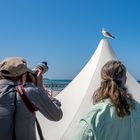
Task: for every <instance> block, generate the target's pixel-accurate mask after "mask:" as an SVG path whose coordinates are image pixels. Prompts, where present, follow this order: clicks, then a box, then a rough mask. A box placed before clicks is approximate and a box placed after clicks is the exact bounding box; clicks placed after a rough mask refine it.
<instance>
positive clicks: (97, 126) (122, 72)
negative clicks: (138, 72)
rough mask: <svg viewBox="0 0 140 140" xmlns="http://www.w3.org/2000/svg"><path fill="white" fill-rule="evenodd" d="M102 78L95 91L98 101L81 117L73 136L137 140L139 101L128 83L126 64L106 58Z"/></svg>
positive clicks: (78, 138) (91, 139) (93, 139)
mask: <svg viewBox="0 0 140 140" xmlns="http://www.w3.org/2000/svg"><path fill="white" fill-rule="evenodd" d="M101 79H102V80H101V84H100V87H99V88H98V89H97V90H96V91H95V92H94V95H93V102H94V104H95V105H94V106H93V108H92V110H91V111H90V112H89V113H87V114H86V115H85V116H84V117H83V118H82V119H81V120H80V124H79V127H78V130H77V132H76V135H75V136H74V138H73V139H72V140H138V139H139V136H140V132H139V130H140V105H139V104H138V103H137V102H136V101H134V100H133V98H132V96H131V95H130V94H129V93H128V92H127V89H126V87H125V82H126V68H125V66H124V65H123V64H122V63H121V62H120V61H109V62H107V63H106V64H105V65H104V66H103V67H102V69H101Z"/></svg>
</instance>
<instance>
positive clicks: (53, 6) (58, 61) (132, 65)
mask: <svg viewBox="0 0 140 140" xmlns="http://www.w3.org/2000/svg"><path fill="white" fill-rule="evenodd" d="M139 5H140V2H139V0H133V1H132V0H129V1H128V0H1V1H0V52H1V53H0V54H1V55H0V60H1V59H4V58H5V57H8V56H21V57H24V58H25V59H26V60H27V61H28V63H29V66H30V67H31V68H33V67H35V65H36V64H37V63H39V62H40V61H47V62H48V65H49V71H48V72H47V73H46V74H45V77H47V78H50V79H73V78H74V77H75V76H76V75H77V74H78V73H79V71H80V70H81V69H82V68H83V67H84V65H85V64H86V63H87V62H88V60H89V59H90V57H91V56H92V54H93V53H94V51H95V49H96V47H97V45H98V43H99V41H100V39H101V38H102V34H101V28H102V27H105V28H107V29H108V30H109V31H110V32H112V33H113V34H114V35H115V36H116V39H115V40H110V43H111V46H112V47H113V49H114V51H115V53H116V54H117V56H118V58H119V59H120V60H121V61H123V63H124V64H125V65H126V67H127V69H128V70H129V72H130V73H131V74H132V75H133V76H134V77H135V78H136V79H140V64H139V60H140V35H139V33H140V8H139Z"/></svg>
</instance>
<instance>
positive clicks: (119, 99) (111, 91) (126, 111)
mask: <svg viewBox="0 0 140 140" xmlns="http://www.w3.org/2000/svg"><path fill="white" fill-rule="evenodd" d="M101 79H102V81H101V85H100V87H99V88H98V89H97V90H96V91H95V92H94V95H93V102H94V103H97V102H99V101H101V100H104V99H107V98H109V99H110V100H111V102H112V103H113V105H114V107H115V110H116V113H117V115H118V116H119V117H124V116H127V115H130V113H131V112H130V108H134V102H133V99H132V96H131V94H129V93H127V89H126V87H125V81H126V68H125V66H124V65H123V64H122V63H121V62H120V61H115V60H113V61H108V62H107V63H106V64H105V65H104V66H103V67H102V69H101Z"/></svg>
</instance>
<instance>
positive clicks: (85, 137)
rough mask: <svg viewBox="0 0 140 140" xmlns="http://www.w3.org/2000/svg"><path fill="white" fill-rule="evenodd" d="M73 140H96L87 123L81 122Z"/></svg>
mask: <svg viewBox="0 0 140 140" xmlns="http://www.w3.org/2000/svg"><path fill="white" fill-rule="evenodd" d="M72 140H94V134H93V132H92V131H91V130H90V129H89V128H88V124H87V122H86V121H84V120H81V121H80V123H79V125H78V128H77V129H76V131H75V135H74V136H73V137H72Z"/></svg>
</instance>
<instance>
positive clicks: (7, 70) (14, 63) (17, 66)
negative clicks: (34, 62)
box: [0, 57, 31, 77]
mask: <svg viewBox="0 0 140 140" xmlns="http://www.w3.org/2000/svg"><path fill="white" fill-rule="evenodd" d="M26 72H31V70H30V69H28V68H27V62H26V60H25V59H23V58H21V57H8V58H6V59H4V60H2V61H1V62H0V75H1V76H7V77H17V76H20V75H22V74H24V73H26Z"/></svg>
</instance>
